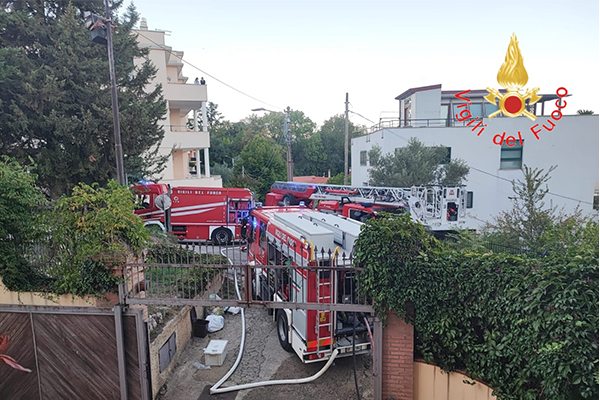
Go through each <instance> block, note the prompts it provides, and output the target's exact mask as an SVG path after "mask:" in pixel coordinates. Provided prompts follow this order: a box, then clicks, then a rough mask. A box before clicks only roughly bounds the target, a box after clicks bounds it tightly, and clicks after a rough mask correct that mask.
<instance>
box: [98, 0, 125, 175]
mask: <svg viewBox="0 0 600 400" xmlns="http://www.w3.org/2000/svg"><path fill="white" fill-rule="evenodd" d="M104 6H105V8H106V22H107V25H106V39H107V41H108V46H107V47H108V68H109V70H110V92H111V95H112V109H113V127H114V133H115V156H116V158H117V180H118V181H119V184H120V185H126V184H127V182H126V181H125V169H124V168H123V147H122V146H121V125H120V124H119V100H118V99H117V78H116V76H115V61H114V56H113V42H112V19H111V18H110V8H109V6H108V0H104Z"/></svg>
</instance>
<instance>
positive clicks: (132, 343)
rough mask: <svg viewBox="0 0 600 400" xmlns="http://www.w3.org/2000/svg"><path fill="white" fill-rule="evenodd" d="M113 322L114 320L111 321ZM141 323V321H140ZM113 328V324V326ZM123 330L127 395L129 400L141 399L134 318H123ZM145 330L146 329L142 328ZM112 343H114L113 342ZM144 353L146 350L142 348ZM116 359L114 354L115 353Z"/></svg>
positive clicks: (125, 316) (126, 316)
mask: <svg viewBox="0 0 600 400" xmlns="http://www.w3.org/2000/svg"><path fill="white" fill-rule="evenodd" d="M113 321H114V319H113ZM140 323H142V321H140ZM113 328H114V324H113ZM123 328H124V330H125V355H126V362H127V394H128V396H129V399H130V400H133V399H141V398H142V385H141V382H140V379H141V371H140V359H139V358H140V357H139V349H138V338H137V333H136V330H137V329H138V327H137V324H136V320H135V317H134V316H128V315H124V316H123ZM143 329H144V330H145V329H146V327H145V326H144V327H143ZM113 343H114V342H113ZM144 351H146V349H145V348H144ZM115 357H116V353H115ZM117 383H118V381H117Z"/></svg>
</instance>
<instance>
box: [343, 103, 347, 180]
mask: <svg viewBox="0 0 600 400" xmlns="http://www.w3.org/2000/svg"><path fill="white" fill-rule="evenodd" d="M344 138H345V139H344V185H347V184H348V93H346V120H345V121H344Z"/></svg>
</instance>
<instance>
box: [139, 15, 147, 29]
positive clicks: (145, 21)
mask: <svg viewBox="0 0 600 400" xmlns="http://www.w3.org/2000/svg"><path fill="white" fill-rule="evenodd" d="M140 29H143V30H145V31H147V30H148V20H147V19H146V17H142V21H141V22H140Z"/></svg>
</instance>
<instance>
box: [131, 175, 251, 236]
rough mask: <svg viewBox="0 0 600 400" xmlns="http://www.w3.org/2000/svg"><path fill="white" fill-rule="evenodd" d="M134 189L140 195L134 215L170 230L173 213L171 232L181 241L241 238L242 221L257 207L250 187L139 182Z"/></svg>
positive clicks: (148, 222) (145, 222)
mask: <svg viewBox="0 0 600 400" xmlns="http://www.w3.org/2000/svg"><path fill="white" fill-rule="evenodd" d="M132 191H133V192H134V194H135V195H136V196H137V198H138V204H139V208H138V209H136V210H135V214H137V215H139V216H140V217H141V218H142V219H143V220H144V225H157V226H159V227H160V228H161V229H162V230H163V231H166V230H167V222H166V215H165V211H166V210H169V211H167V213H170V226H171V230H170V232H171V233H173V234H174V235H176V236H177V237H178V238H179V240H188V241H205V240H212V241H213V243H214V244H217V245H224V244H227V243H231V242H232V241H233V240H235V239H239V238H241V230H242V223H243V221H246V220H247V219H248V214H249V212H250V209H251V208H252V207H254V198H253V195H252V192H251V191H250V190H248V189H237V188H215V187H181V186H180V187H171V188H169V187H168V186H167V185H164V184H157V183H146V184H137V185H134V186H133V187H132Z"/></svg>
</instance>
